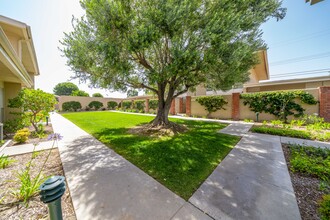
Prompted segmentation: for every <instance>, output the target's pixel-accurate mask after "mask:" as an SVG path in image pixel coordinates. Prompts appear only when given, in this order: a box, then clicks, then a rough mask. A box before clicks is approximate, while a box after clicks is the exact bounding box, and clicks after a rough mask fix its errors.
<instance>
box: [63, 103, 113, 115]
mask: <svg viewBox="0 0 330 220" xmlns="http://www.w3.org/2000/svg"><path fill="white" fill-rule="evenodd" d="M117 106H118V104H117V102H115V101H109V102H108V103H107V107H108V109H115V108H116V107H117ZM81 108H82V106H81V104H80V102H77V101H70V102H64V103H63V104H62V109H63V111H74V112H76V111H77V110H79V109H81ZM101 108H102V110H105V109H106V108H104V107H103V103H102V102H99V101H92V102H90V103H89V104H88V106H86V110H90V109H93V110H99V109H101Z"/></svg>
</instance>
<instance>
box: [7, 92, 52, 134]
mask: <svg viewBox="0 0 330 220" xmlns="http://www.w3.org/2000/svg"><path fill="white" fill-rule="evenodd" d="M55 104H56V99H55V97H54V95H52V94H49V93H46V92H44V91H42V90H40V89H37V90H34V89H23V90H21V91H20V93H19V94H18V96H17V97H15V98H13V99H9V105H8V107H9V108H19V109H22V110H23V114H24V116H25V117H27V118H28V119H29V121H30V123H31V124H32V126H33V127H34V129H35V131H36V132H37V133H39V127H38V123H39V122H41V121H42V120H43V119H44V118H45V117H46V116H47V115H48V113H49V112H50V111H52V110H54V105H55Z"/></svg>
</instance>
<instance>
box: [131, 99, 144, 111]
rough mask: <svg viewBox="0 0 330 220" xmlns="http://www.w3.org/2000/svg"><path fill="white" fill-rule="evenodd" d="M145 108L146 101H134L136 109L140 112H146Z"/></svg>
mask: <svg viewBox="0 0 330 220" xmlns="http://www.w3.org/2000/svg"><path fill="white" fill-rule="evenodd" d="M144 107H145V101H144V100H135V101H134V107H133V108H134V109H137V110H138V111H142V110H144Z"/></svg>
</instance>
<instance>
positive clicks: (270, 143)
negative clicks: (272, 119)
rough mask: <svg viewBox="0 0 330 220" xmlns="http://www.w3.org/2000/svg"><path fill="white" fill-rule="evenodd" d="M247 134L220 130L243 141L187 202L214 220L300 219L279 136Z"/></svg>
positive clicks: (244, 130) (231, 127)
mask: <svg viewBox="0 0 330 220" xmlns="http://www.w3.org/2000/svg"><path fill="white" fill-rule="evenodd" d="M247 131H248V126H246V125H245V126H244V125H243V126H242V125H240V124H232V125H229V126H228V127H226V128H225V129H223V130H222V131H221V132H222V133H226V134H235V135H239V136H243V138H242V139H241V141H240V142H239V143H238V144H237V145H236V147H235V148H234V149H233V150H232V151H231V152H230V153H229V154H228V155H227V157H226V158H225V159H224V160H223V161H222V162H221V164H220V165H219V166H218V167H217V168H216V169H215V171H214V172H213V173H212V174H211V175H210V176H209V177H208V178H207V180H206V181H205V182H204V183H203V184H202V186H201V187H200V188H199V189H198V190H197V191H196V192H195V193H194V195H193V196H192V197H191V198H190V199H189V202H191V203H192V204H193V205H195V206H196V207H198V208H199V209H201V210H203V211H204V212H206V213H208V214H209V215H210V216H212V217H213V218H214V219H274V220H276V219H282V220H283V219H292V220H294V219H301V218H300V213H299V209H298V206H297V202H296V197H295V194H294V191H293V188H292V184H291V180H290V176H289V172H288V170H287V166H286V162H285V158H284V155H283V152H282V147H281V142H280V137H277V136H271V135H263V134H252V133H247Z"/></svg>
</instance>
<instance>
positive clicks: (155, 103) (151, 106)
mask: <svg viewBox="0 0 330 220" xmlns="http://www.w3.org/2000/svg"><path fill="white" fill-rule="evenodd" d="M157 108H158V99H152V100H149V109H154V110H156V109H157Z"/></svg>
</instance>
